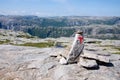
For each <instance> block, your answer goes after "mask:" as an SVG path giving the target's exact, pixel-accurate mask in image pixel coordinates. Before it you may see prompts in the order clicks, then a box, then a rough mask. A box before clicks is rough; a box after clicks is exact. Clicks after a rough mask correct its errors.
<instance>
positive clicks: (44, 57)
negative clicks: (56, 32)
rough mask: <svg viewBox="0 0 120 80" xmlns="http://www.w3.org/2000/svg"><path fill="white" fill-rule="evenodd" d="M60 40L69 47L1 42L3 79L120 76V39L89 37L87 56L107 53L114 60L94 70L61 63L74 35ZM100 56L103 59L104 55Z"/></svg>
mask: <svg viewBox="0 0 120 80" xmlns="http://www.w3.org/2000/svg"><path fill="white" fill-rule="evenodd" d="M49 40H50V39H49ZM51 40H55V39H51ZM57 40H58V39H57ZM44 41H45V39H44ZM58 41H61V42H64V44H66V45H68V47H66V48H64V47H58V46H54V47H50V48H35V47H25V46H15V45H6V44H2V45H0V80H119V79H120V55H119V54H120V41H119V40H100V39H90V38H85V48H84V54H85V55H87V56H88V54H89V55H96V54H97V55H98V56H105V57H106V58H109V59H110V63H103V62H102V63H101V62H97V65H98V66H99V67H97V68H91V69H89V68H85V67H83V66H81V65H79V64H76V63H75V64H68V65H61V64H60V63H59V60H60V58H61V55H64V56H67V54H68V52H69V49H70V45H71V43H72V41H73V38H63V37H61V38H59V40H58ZM99 58H101V59H103V58H102V57H99ZM104 60H106V59H104ZM80 63H81V62H80Z"/></svg>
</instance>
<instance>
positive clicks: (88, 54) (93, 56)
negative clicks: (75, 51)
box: [81, 52, 110, 63]
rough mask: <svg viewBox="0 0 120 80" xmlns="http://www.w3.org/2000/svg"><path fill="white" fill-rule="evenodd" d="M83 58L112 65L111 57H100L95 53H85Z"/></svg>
mask: <svg viewBox="0 0 120 80" xmlns="http://www.w3.org/2000/svg"><path fill="white" fill-rule="evenodd" d="M81 57H84V58H90V59H94V60H98V61H100V62H105V63H110V59H109V57H108V56H105V55H99V54H95V53H90V52H85V53H84V54H82V55H81Z"/></svg>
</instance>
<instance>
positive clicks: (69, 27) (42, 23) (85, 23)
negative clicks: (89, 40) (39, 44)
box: [0, 15, 120, 39]
mask: <svg viewBox="0 0 120 80" xmlns="http://www.w3.org/2000/svg"><path fill="white" fill-rule="evenodd" d="M0 28H2V29H11V30H15V31H24V32H27V33H29V34H31V35H33V36H38V37H40V38H46V37H54V38H56V37H61V36H62V37H70V36H71V35H72V34H73V33H74V32H75V31H76V30H78V29H82V30H83V31H84V32H85V35H86V37H94V38H102V39H120V36H119V34H120V17H97V16H96V17H92V16H63V17H37V16H4V15H1V16H0Z"/></svg>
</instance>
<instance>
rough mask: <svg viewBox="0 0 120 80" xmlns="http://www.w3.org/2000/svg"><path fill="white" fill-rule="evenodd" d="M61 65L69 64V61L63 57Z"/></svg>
mask: <svg viewBox="0 0 120 80" xmlns="http://www.w3.org/2000/svg"><path fill="white" fill-rule="evenodd" d="M59 63H60V64H63V65H64V64H67V60H66V59H65V58H64V57H62V58H61V59H60V61H59Z"/></svg>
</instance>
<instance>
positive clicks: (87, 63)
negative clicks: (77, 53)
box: [78, 57, 98, 68]
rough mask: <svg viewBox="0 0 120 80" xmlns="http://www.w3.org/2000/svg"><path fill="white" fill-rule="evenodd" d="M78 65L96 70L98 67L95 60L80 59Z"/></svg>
mask: <svg viewBox="0 0 120 80" xmlns="http://www.w3.org/2000/svg"><path fill="white" fill-rule="evenodd" d="M78 65H79V66H83V67H85V68H97V67H98V64H97V62H96V60H91V59H85V58H82V57H81V58H80V61H79V63H78Z"/></svg>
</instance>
